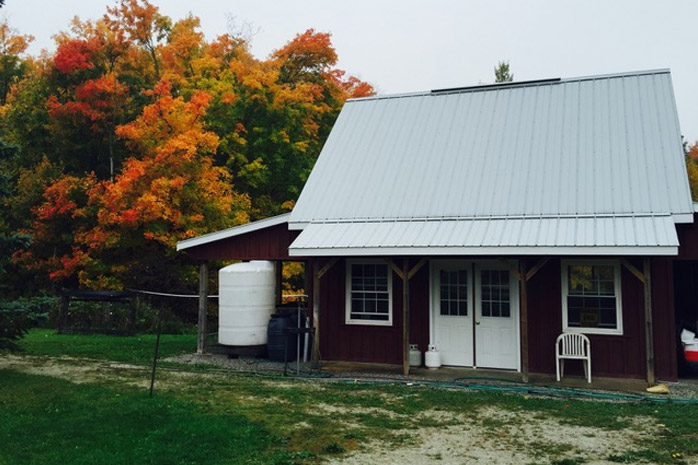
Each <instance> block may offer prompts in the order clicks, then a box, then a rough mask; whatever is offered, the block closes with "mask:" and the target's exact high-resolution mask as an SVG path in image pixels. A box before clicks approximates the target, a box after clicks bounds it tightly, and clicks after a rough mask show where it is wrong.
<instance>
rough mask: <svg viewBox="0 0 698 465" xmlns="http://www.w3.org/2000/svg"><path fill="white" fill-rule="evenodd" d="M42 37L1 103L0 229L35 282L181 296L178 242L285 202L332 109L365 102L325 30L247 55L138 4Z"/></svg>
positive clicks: (366, 89)
mask: <svg viewBox="0 0 698 465" xmlns="http://www.w3.org/2000/svg"><path fill="white" fill-rule="evenodd" d="M13 34H14V35H15V36H17V34H16V33H14V32H13ZM27 40H28V39H27ZM56 44H57V47H56V51H55V52H54V53H52V54H44V55H41V56H40V57H37V58H34V57H28V58H27V59H24V58H20V60H21V62H22V66H23V68H22V73H21V74H20V75H17V76H15V77H13V78H12V85H11V86H9V88H8V90H7V94H6V104H5V105H3V106H1V107H0V123H2V127H3V128H4V129H3V131H2V133H0V139H1V140H4V141H6V142H7V143H9V144H12V145H13V146H14V147H16V153H14V155H13V156H12V162H11V163H10V164H11V165H12V166H13V168H12V170H11V171H12V172H13V173H14V174H13V175H12V176H11V177H10V178H8V180H9V181H8V182H9V184H10V186H9V189H10V191H11V195H9V197H8V199H9V200H7V202H6V204H7V207H8V208H7V209H6V210H5V211H4V213H3V215H4V216H3V221H4V223H2V222H0V224H6V225H8V226H7V227H8V228H9V229H10V230H12V231H17V232H21V233H22V234H27V235H30V236H31V237H32V241H31V243H30V244H29V245H25V246H23V247H19V248H18V250H16V251H14V254H13V262H14V266H16V267H18V268H17V269H18V270H21V272H22V273H25V274H27V275H31V276H32V279H31V281H34V282H37V283H39V284H40V285H41V286H43V287H44V288H46V289H50V288H51V287H53V286H56V285H61V286H83V287H89V288H100V289H106V288H109V289H118V288H123V287H125V286H130V285H133V284H134V283H136V282H138V283H139V285H140V286H144V287H148V284H150V287H151V288H154V289H162V288H170V289H181V288H182V286H184V285H185V283H186V282H187V280H189V279H190V278H191V276H192V275H191V273H190V271H189V270H190V269H189V268H187V267H184V266H183V264H184V263H186V260H187V258H186V256H185V255H181V254H176V253H175V248H174V246H175V244H176V242H177V241H179V240H182V239H185V238H189V237H193V236H197V235H200V234H204V233H207V232H211V231H215V230H218V229H222V228H226V227H229V226H232V225H235V224H240V223H243V222H246V221H249V220H250V219H258V218H262V217H266V216H270V215H273V214H276V213H279V212H282V211H288V210H289V209H290V208H292V206H293V203H294V202H295V199H296V198H297V197H298V195H299V193H300V190H301V188H302V186H303V183H304V182H305V179H306V178H307V176H308V174H309V173H310V170H311V168H312V166H313V164H314V162H315V160H316V159H317V156H318V155H319V153H320V149H321V147H322V144H323V142H324V139H325V138H326V137H327V135H328V133H329V130H330V128H331V126H332V124H333V122H334V119H335V118H336V116H337V114H338V112H339V109H340V108H341V106H342V104H343V102H344V101H345V100H346V99H347V98H352V97H361V96H366V95H371V94H372V93H373V88H372V87H371V86H370V85H369V84H367V83H365V82H363V81H361V80H359V79H357V78H356V77H352V76H347V75H346V74H345V73H344V72H343V71H342V70H339V69H337V68H336V64H337V52H336V50H335V49H334V47H333V46H332V43H331V37H330V35H329V34H328V33H324V32H317V31H315V30H312V29H310V30H308V31H305V32H303V33H301V34H298V35H297V36H296V37H294V38H293V39H292V40H290V41H289V42H288V43H287V44H285V45H284V46H282V47H281V48H279V49H278V50H276V51H275V52H274V53H272V54H271V56H269V57H268V58H266V59H259V58H256V57H255V56H254V55H253V54H252V53H251V51H250V44H249V41H248V39H247V38H245V37H242V36H241V35H236V34H234V33H228V34H223V35H221V36H219V37H217V38H215V39H213V40H207V39H206V37H205V36H204V35H203V33H202V32H201V29H200V22H199V19H198V18H197V17H196V16H194V15H191V14H190V15H188V16H186V17H184V18H182V19H179V20H178V21H172V20H171V19H170V18H169V17H167V16H165V15H163V14H161V13H160V11H159V9H158V8H157V6H155V5H153V4H151V3H149V2H148V1H146V0H119V1H118V2H117V3H116V5H115V6H113V7H109V8H107V10H106V13H105V15H104V16H103V17H102V18H99V19H97V20H94V21H81V20H80V19H78V18H75V19H74V20H73V21H72V22H71V24H70V27H69V29H68V30H67V31H64V32H61V33H59V34H57V35H56ZM23 50H24V49H22V50H19V49H14V51H13V52H12V54H13V56H21V54H22V52H23ZM22 60H23V61H22Z"/></svg>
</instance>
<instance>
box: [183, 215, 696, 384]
mask: <svg viewBox="0 0 698 465" xmlns="http://www.w3.org/2000/svg"><path fill="white" fill-rule="evenodd" d="M678 233H679V240H680V243H681V244H682V245H681V247H680V248H679V257H678V258H679V259H693V260H696V259H698V226H697V225H696V224H695V223H694V224H691V225H679V228H678ZM297 236H298V231H289V230H288V227H287V225H286V224H281V225H276V226H271V227H269V228H264V229H261V230H258V231H254V232H250V233H247V234H242V235H239V236H235V237H231V238H228V239H222V240H219V241H215V242H211V243H209V244H204V245H201V246H197V247H192V248H191V249H188V250H187V253H188V254H189V255H190V256H191V257H193V258H195V259H200V260H288V259H290V257H289V255H288V247H289V245H290V244H291V242H293V240H294V239H295V238H296V237H297ZM453 258H458V257H453ZM460 258H462V257H460ZM526 260H527V265H528V267H529V268H530V267H532V266H533V265H534V264H535V262H536V260H535V259H528V258H527V259H526ZM630 261H631V262H632V263H633V264H634V265H635V266H636V267H637V268H639V269H642V260H641V259H631V260H630ZM413 262H416V260H413ZM413 264H414V263H413ZM345 270H346V268H345V262H344V260H339V261H338V262H337V263H336V264H335V265H334V266H332V267H331V268H330V269H329V271H328V272H327V273H326V274H325V275H324V276H323V278H322V280H321V285H320V321H321V323H320V328H321V329H320V351H321V356H322V358H323V359H326V360H344V361H357V362H377V363H390V364H401V363H402V311H401V308H402V282H401V280H400V279H399V278H398V277H397V275H395V274H394V275H393V324H392V326H390V327H386V326H362V325H348V324H346V323H345V283H346V280H345ZM621 280H622V294H623V331H624V334H623V335H622V336H611V335H590V339H591V344H592V357H593V373H594V376H610V377H628V378H644V377H645V342H644V307H643V306H644V297H643V285H642V283H641V282H640V281H639V280H638V279H637V278H635V276H633V275H632V274H631V273H630V272H629V271H628V270H626V269H625V268H622V275H621ZM429 287H430V286H429V267H428V266H424V267H422V268H421V269H420V270H419V272H418V273H417V274H416V275H415V276H414V277H413V278H412V279H411V280H410V309H411V313H410V333H411V334H410V342H411V343H416V344H419V348H420V350H422V351H424V350H426V349H427V344H428V343H429V298H430V297H429V295H430V289H429ZM561 292H562V291H561V268H560V259H552V260H550V261H549V262H548V263H547V264H546V265H545V266H544V267H543V268H542V269H541V270H540V271H538V273H537V274H536V275H535V276H534V277H533V278H532V279H531V281H529V283H528V296H529V297H528V298H529V301H528V302H529V370H530V371H531V372H532V373H554V372H555V355H554V343H555V338H556V337H557V335H558V334H559V333H560V332H561V329H562V310H561V306H562V297H561ZM673 292H674V291H673V259H672V258H653V259H652V299H653V301H652V304H653V323H654V347H655V360H656V362H655V366H656V374H657V377H658V378H660V379H667V380H671V379H676V376H677V373H676V369H677V364H676V342H675V338H676V335H675V328H674V319H675V314H674V297H673ZM570 368H572V367H570ZM572 369H574V368H572Z"/></svg>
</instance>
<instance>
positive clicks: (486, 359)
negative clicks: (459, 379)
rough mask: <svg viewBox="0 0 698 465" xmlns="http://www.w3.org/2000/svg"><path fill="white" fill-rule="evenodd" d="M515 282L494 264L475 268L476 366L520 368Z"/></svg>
mask: <svg viewBox="0 0 698 465" xmlns="http://www.w3.org/2000/svg"><path fill="white" fill-rule="evenodd" d="M518 308H519V302H518V282H517V281H516V279H515V278H514V277H513V276H511V273H510V272H509V271H508V270H506V269H503V268H502V267H499V266H497V265H486V264H480V265H477V266H476V267H475V344H476V364H477V366H478V367H482V368H505V369H517V368H518V367H519V354H518V352H519V350H518V347H519V338H518Z"/></svg>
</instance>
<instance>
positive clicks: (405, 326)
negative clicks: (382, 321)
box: [402, 257, 410, 376]
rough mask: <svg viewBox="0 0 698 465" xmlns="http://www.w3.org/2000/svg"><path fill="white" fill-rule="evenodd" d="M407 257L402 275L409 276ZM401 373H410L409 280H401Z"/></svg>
mask: <svg viewBox="0 0 698 465" xmlns="http://www.w3.org/2000/svg"><path fill="white" fill-rule="evenodd" d="M409 266H410V264H409V259H408V258H407V257H405V258H403V259H402V275H403V276H409ZM402 374H403V375H405V376H407V375H409V374H410V280H409V278H408V279H404V278H403V280H402Z"/></svg>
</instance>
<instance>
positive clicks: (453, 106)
mask: <svg viewBox="0 0 698 465" xmlns="http://www.w3.org/2000/svg"><path fill="white" fill-rule="evenodd" d="M692 213H693V204H692V202H691V195H690V190H689V186H688V179H687V176H686V171H685V162H684V156H683V150H682V146H681V133H680V129H679V124H678V117H677V112H676V104H675V101H674V95H673V89H672V84H671V75H670V73H669V71H668V70H656V71H644V72H637V73H626V74H617V75H605V76H591V77H585V78H574V79H563V80H552V81H541V82H530V83H522V84H518V85H517V84H514V85H505V86H494V87H492V86H490V87H476V88H470V89H468V88H464V89H460V90H450V91H445V92H423V93H417V94H406V95H398V96H385V97H370V98H366V99H355V100H349V101H347V103H346V104H345V105H344V108H343V109H342V111H341V113H340V115H339V118H338V119H337V122H336V123H335V126H334V128H333V129H332V132H331V134H330V136H329V138H328V140H327V142H326V144H325V146H324V148H323V150H322V153H321V155H320V157H319V159H318V161H317V163H316V165H315V168H314V169H313V172H312V173H311V175H310V177H309V179H308V181H307V183H306V185H305V187H304V189H303V192H302V193H301V196H300V198H299V200H298V202H297V204H296V206H295V208H294V210H293V212H292V213H291V217H290V218H289V226H290V227H291V228H294V229H302V228H303V227H305V226H306V225H308V224H310V223H315V222H326V221H357V222H365V221H367V220H368V221H375V220H383V221H385V220H404V219H412V218H426V219H429V218H437V219H438V218H444V217H454V218H478V217H491V216H499V217H516V216H519V217H534V218H535V217H540V216H552V217H560V216H599V215H612V216H613V215H631V216H632V215H636V216H643V215H645V216H647V215H650V216H652V215H673V218H674V221H676V222H691V221H692ZM303 235H305V233H303ZM303 235H302V236H301V238H303ZM301 238H299V240H300V239H301ZM513 239H516V238H513ZM513 239H512V242H514V241H513ZM468 240H469V239H468ZM305 244H307V245H308V246H310V243H308V242H305Z"/></svg>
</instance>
